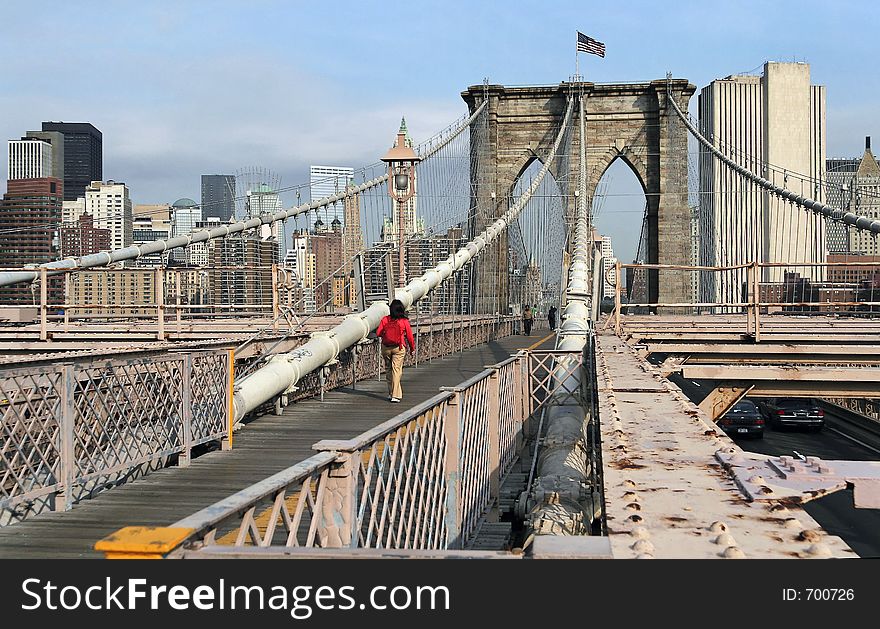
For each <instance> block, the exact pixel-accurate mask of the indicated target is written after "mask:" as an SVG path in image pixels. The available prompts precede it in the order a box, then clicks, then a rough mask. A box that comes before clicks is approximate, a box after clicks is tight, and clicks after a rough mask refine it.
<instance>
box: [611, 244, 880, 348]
mask: <svg viewBox="0 0 880 629" xmlns="http://www.w3.org/2000/svg"><path fill="white" fill-rule="evenodd" d="M613 268H614V277H613V278H611V277H610V273H611V269H609V273H608V277H606V281H609V283H611V284H612V285H613V286H615V300H614V310H613V311H612V312H611V317H610V318H609V321H608V323H609V324H610V323H611V322H613V324H614V327H615V332H616V333H617V334H620V333H621V331H622V324H623V321H622V318H623V317H624V316H625V315H626V314H633V313H639V312H648V311H650V310H655V309H661V310H663V311H664V312H666V313H677V314H700V315H729V314H733V315H736V314H741V315H745V317H746V319H745V321H744V324H745V329H744V332H745V333H747V334H751V335H753V336H754V337H755V338H756V339H757V340H760V337H761V319H762V316H763V315H773V314H783V315H785V314H796V315H810V314H812V315H846V316H860V317H865V316H868V317H877V316H880V263H878V262H873V261H859V259H858V256H853V257H852V261H851V262H850V261H847V262H826V263H807V262H751V263H748V264H739V265H733V266H687V265H670V264H622V263H620V262H619V261H618V262H617V264H616V266H615V267H613ZM624 270H631V273H628V274H627V275H629V276H630V278H631V279H632V280H633V284H634V285H635V286H646V285H647V284H648V282H645V281H643V280H644V279H645V277H646V276H651V275H652V274H653V275H656V276H657V277H659V280H660V281H662V283H665V284H676V285H680V286H689V287H690V293H691V294H690V298H686V299H684V300H682V301H676V302H671V301H659V300H651V299H649V298H648V297H647V295H645V294H641V295H638V294H636V295H630V297H629V299H628V300H627V301H626V302H624V299H623V294H622V292H623V283H622V282H618V281H617V278H621V277H623V272H624ZM657 277H655V279H654V282H653V283H654V284H656V283H657V281H658V280H657Z"/></svg>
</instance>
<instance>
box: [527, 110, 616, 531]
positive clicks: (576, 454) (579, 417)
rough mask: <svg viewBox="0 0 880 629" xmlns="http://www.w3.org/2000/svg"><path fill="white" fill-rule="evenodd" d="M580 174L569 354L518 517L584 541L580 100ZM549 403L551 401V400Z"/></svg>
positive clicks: (562, 337)
mask: <svg viewBox="0 0 880 629" xmlns="http://www.w3.org/2000/svg"><path fill="white" fill-rule="evenodd" d="M579 105H580V107H579V118H580V155H579V157H580V168H579V183H578V190H577V191H576V195H577V214H576V220H575V234H574V238H573V241H572V259H571V263H570V265H569V269H568V286H567V288H566V305H565V309H564V310H563V313H562V319H563V323H562V325H561V326H560V329H559V332H558V333H557V337H556V350H557V351H559V352H572V354H570V355H567V356H565V355H563V356H560V357H558V358H557V360H556V365H555V366H554V369H553V382H554V387H555V390H554V393H553V394H552V395H551V396H550V399H549V400H547V401H546V402H545V403H546V404H547V405H548V408H547V414H546V417H545V420H546V425H547V430H546V433H545V435H544V438H543V441H542V445H541V450H540V453H539V455H538V464H537V467H536V475H535V481H534V483H533V484H532V486H531V487H529V488H528V490H527V491H528V493H527V494H526V496H524V499H525V503H524V504H523V505H522V506H521V507H520V513H522V514H528V515H527V519H528V524H529V527H530V528H531V530H532V532H533V533H534V534H536V535H586V534H589V532H590V527H591V524H592V522H593V520H594V518H595V517H597V515H598V514H597V512H596V505H597V504H599V503H598V501H596V500H595V499H594V497H595V490H596V488H594V487H592V486H591V484H590V476H591V469H590V457H589V442H588V437H587V423H586V420H587V417H586V410H585V408H584V406H583V404H582V400H581V399H580V397H579V396H578V395H577V393H578V392H579V391H580V390H581V386H582V382H581V380H582V378H583V377H584V370H583V368H582V365H581V360H580V358H581V356H582V355H583V350H584V347H585V346H586V344H587V342H588V341H589V339H590V335H591V333H592V325H591V324H592V320H591V307H590V306H591V300H592V299H593V298H594V297H593V296H592V294H591V281H590V261H591V257H592V255H593V252H592V251H591V247H592V238H591V234H590V231H591V229H590V227H591V226H590V221H589V208H588V207H587V194H586V155H585V153H586V150H585V142H584V137H585V135H584V134H585V127H586V125H585V121H584V103H583V99H582V98H581V99H579ZM554 398H556V399H555V400H554Z"/></svg>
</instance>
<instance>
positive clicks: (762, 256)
mask: <svg viewBox="0 0 880 629" xmlns="http://www.w3.org/2000/svg"><path fill="white" fill-rule="evenodd" d="M699 114H700V127H701V131H702V133H703V135H704V136H705V137H707V138H710V139H711V140H712V142H713V143H714V145H715V146H716V147H717V148H718V149H719V150H720V151H721V152H722V153H724V154H725V155H727V156H728V157H730V158H731V159H732V160H733V161H735V162H737V163H738V164H739V165H740V166H742V167H744V168H746V169H748V170H750V171H752V172H754V173H757V174H758V175H760V176H762V177H763V178H765V179H767V180H769V181H770V182H772V183H773V184H775V185H777V186H779V187H781V188H788V189H791V190H794V191H796V192H798V193H799V194H802V195H803V196H806V197H811V198H813V199H816V200H817V201H824V186H822V185H821V183H822V181H823V180H824V170H825V137H826V126H825V88H824V87H823V86H819V85H811V84H810V66H809V65H808V64H805V63H775V62H767V63H765V64H764V71H763V74H762V75H761V76H729V77H727V78H725V79H720V80H716V81H712V83H711V84H709V85H708V86H707V87H705V88H703V90H702V91H701V92H700V96H699ZM699 172H700V193H701V194H700V264H702V265H705V266H725V267H727V266H735V265H743V264H748V263H751V262H755V261H757V262H801V263H817V262H822V261H824V259H825V253H826V245H825V223H824V221H823V220H822V219H821V218H819V217H817V216H816V215H814V214H812V213H810V212H805V211H803V210H802V209H800V208H797V207H794V206H791V205H790V204H786V203H784V202H780V201H779V200H778V199H777V198H776V197H774V196H772V195H770V194H768V193H766V192H765V191H763V190H762V189H760V188H758V187H757V186H747V185H743V183H742V180H741V179H740V178H739V177H736V176H733V175H730V174H729V171H728V169H727V168H726V167H725V166H723V165H722V164H720V163H719V162H718V160H716V159H715V158H714V157H712V156H711V154H709V153H708V152H705V151H702V152H701V153H700V158H699ZM788 173H798V174H799V175H801V176H803V178H804V179H803V180H802V179H800V178H796V177H794V176H791V177H789V174H788ZM817 272H818V271H817ZM782 273H783V269H782V268H778V267H777V268H765V269H763V275H762V277H761V278H760V279H761V280H762V281H765V282H780V281H781V277H782V275H781V274H782ZM813 279H814V280H819V279H821V277H814V278H813ZM745 280H746V271H745V270H744V269H741V270H737V271H725V272H721V273H709V274H706V277H705V278H704V281H702V282H701V296H700V299H701V301H709V302H716V303H719V302H723V303H741V302H742V300H743V298H744V294H743V290H744V288H743V287H744V282H745Z"/></svg>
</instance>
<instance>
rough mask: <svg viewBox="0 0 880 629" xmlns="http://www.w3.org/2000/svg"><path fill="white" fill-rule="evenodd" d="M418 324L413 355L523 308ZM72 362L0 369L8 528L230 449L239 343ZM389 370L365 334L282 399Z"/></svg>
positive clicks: (505, 320)
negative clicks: (198, 455) (209, 445)
mask: <svg viewBox="0 0 880 629" xmlns="http://www.w3.org/2000/svg"><path fill="white" fill-rule="evenodd" d="M414 327H415V330H416V334H417V345H416V349H417V351H416V352H415V353H411V354H408V356H407V361H408V364H418V361H429V360H433V359H435V358H439V357H442V356H446V355H449V354H451V353H455V352H459V351H463V350H465V349H467V348H470V347H473V346H475V345H478V344H482V343H486V342H489V341H490V340H493V339H495V338H500V337H504V336H509V335H510V334H511V333H512V317H509V316H473V317H467V316H465V317H461V318H459V319H457V320H450V321H443V320H441V321H429V322H425V323H420V324H419V323H417V324H416V325H414ZM300 340H301V342H302V343H305V342H306V341H307V340H308V336H307V335H303V337H302V339H300ZM61 360H62V361H68V362H64V363H61V364H58V363H50V362H49V361H47V360H43V361H35V362H33V363H32V365H33V366H28V367H22V366H18V367H10V368H3V369H0V416H2V425H0V525H5V524H8V523H11V522H14V521H16V520H20V519H22V518H24V517H27V516H29V515H33V514H36V513H39V512H41V511H44V510H46V509H69V508H70V507H71V505H72V504H73V503H75V502H77V501H78V500H80V499H82V498H84V497H87V496H89V495H91V494H93V493H95V492H96V491H100V490H102V489H105V488H109V487H112V486H114V485H116V484H118V483H120V482H122V481H124V480H125V479H128V478H131V477H132V476H136V475H142V474H144V473H147V472H149V471H151V470H152V469H155V468H158V467H162V466H164V465H165V464H167V462H168V461H169V458H170V457H172V456H174V455H177V456H178V462H179V463H180V464H187V463H188V461H189V459H190V452H191V450H192V448H194V447H196V446H199V445H201V444H203V443H206V442H209V441H217V440H221V441H222V442H223V446H224V448H229V447H231V442H232V433H231V430H232V429H233V425H232V422H231V421H230V418H231V415H230V410H229V409H230V399H231V391H232V387H233V382H234V380H233V379H232V378H230V373H231V372H235V373H236V374H237V373H238V372H239V371H240V370H241V369H242V368H243V367H244V366H245V365H246V361H242V360H236V359H235V357H234V353H233V352H232V351H231V350H211V351H205V352H187V353H182V352H181V353H177V352H167V351H153V352H148V353H147V354H146V355H143V354H141V355H138V356H133V355H131V356H130V357H126V358H111V357H107V356H106V355H104V356H98V357H91V356H90V357H85V358H83V357H75V358H74V357H70V358H69V359H65V358H64V356H63V355H62V356H61ZM383 370H384V364H383V361H382V360H381V358H380V354H379V346H378V343H377V341H368V342H365V343H363V344H361V345H357V346H355V347H354V348H352V349H351V350H348V351H346V352H344V353H343V354H341V355H340V356H339V359H338V360H337V361H336V362H334V363H333V364H331V365H326V366H325V367H324V368H322V369H321V370H319V372H316V373H313V374H310V375H309V376H307V377H306V378H304V379H303V381H302V382H301V383H300V385H299V387H298V389H297V391H295V392H293V393H291V394H289V396H287V398H286V399H285V400H283V404H282V406H283V405H284V404H287V403H290V402H292V401H294V400H298V399H303V398H307V397H313V396H317V395H323V393H324V392H325V391H327V390H330V389H333V388H336V387H339V386H346V385H356V383H357V382H358V381H359V380H364V379H367V378H370V377H380V376H381V373H382V371H383ZM278 402H281V400H279V401H278ZM264 410H269V409H264Z"/></svg>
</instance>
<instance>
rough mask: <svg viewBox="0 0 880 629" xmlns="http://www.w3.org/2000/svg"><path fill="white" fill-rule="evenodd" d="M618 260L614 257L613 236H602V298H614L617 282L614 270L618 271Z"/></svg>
mask: <svg viewBox="0 0 880 629" xmlns="http://www.w3.org/2000/svg"><path fill="white" fill-rule="evenodd" d="M616 264H617V259H616V258H615V257H614V247H612V246H611V236H602V298H603V299H605V298H608V297H611V298H612V299H613V298H614V285H613V284H611V282H615V283H616V282H617V279H616V278H615V277H614V271H613V269H616V268H617V267H616V266H615V265H616Z"/></svg>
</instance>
